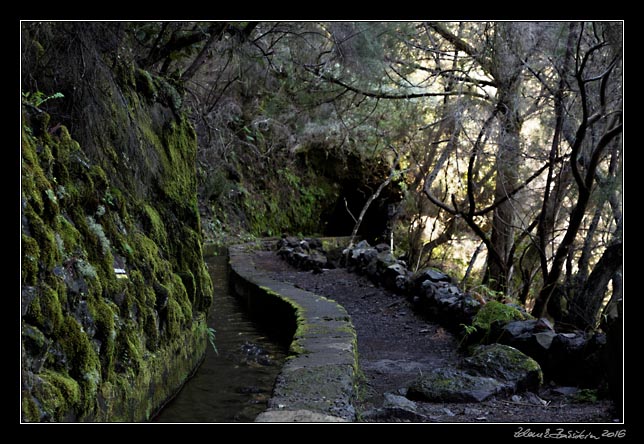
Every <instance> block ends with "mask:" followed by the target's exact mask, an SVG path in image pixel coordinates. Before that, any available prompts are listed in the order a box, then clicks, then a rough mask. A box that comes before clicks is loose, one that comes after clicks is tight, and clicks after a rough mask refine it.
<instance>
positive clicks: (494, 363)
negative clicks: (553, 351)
mask: <svg viewBox="0 0 644 444" xmlns="http://www.w3.org/2000/svg"><path fill="white" fill-rule="evenodd" d="M462 367H463V368H465V369H467V370H469V371H470V372H473V373H474V374H478V375H480V376H489V377H492V378H495V379H498V380H501V381H504V382H506V383H508V384H509V385H511V386H512V387H513V390H514V391H517V392H519V391H533V392H537V391H538V390H539V387H540V386H541V384H542V383H543V373H542V371H541V367H540V366H539V364H538V363H537V361H535V360H534V359H532V358H531V357H529V356H527V355H526V354H524V353H522V352H520V351H519V350H517V349H516V348H513V347H510V346H508V345H502V344H490V345H481V346H478V347H476V348H475V349H474V351H473V353H472V355H471V356H469V357H467V358H465V359H464V361H463V365H462Z"/></svg>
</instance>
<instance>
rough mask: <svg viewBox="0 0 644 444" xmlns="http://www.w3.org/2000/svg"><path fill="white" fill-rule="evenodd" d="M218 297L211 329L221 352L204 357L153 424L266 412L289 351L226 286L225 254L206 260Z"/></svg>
mask: <svg viewBox="0 0 644 444" xmlns="http://www.w3.org/2000/svg"><path fill="white" fill-rule="evenodd" d="M206 264H207V265H208V270H209V271H210V276H211V277H212V281H213V287H214V299H213V303H212V306H211V309H210V313H209V316H208V326H209V327H212V328H214V329H215V330H216V335H215V345H216V347H217V350H218V353H215V351H214V350H213V348H212V347H211V346H210V344H209V345H208V350H207V351H206V357H205V359H204V361H203V363H202V364H201V366H200V367H199V369H198V370H197V372H196V373H195V375H194V376H193V377H192V378H191V379H190V380H189V381H188V382H187V383H186V384H185V386H184V387H183V389H182V390H181V391H180V392H179V394H178V395H177V396H176V397H175V398H174V399H173V400H172V401H171V402H170V403H168V404H167V405H166V406H165V407H164V409H163V410H162V411H161V412H160V413H159V414H158V415H157V416H156V417H155V418H154V419H153V420H152V421H153V422H172V423H176V422H182V423H209V422H251V421H253V420H254V419H255V417H256V416H257V415H258V414H260V413H261V412H263V411H264V410H265V409H266V404H267V402H268V398H269V397H270V394H271V390H272V388H273V383H274V382H275V378H276V377H277V375H278V373H279V371H280V369H281V367H282V364H283V363H284V359H285V358H286V352H287V349H286V347H285V346H283V345H281V344H278V343H276V342H275V341H273V340H271V339H269V338H268V337H267V336H266V333H265V331H263V330H262V329H261V327H260V326H259V325H258V324H257V323H256V322H253V320H252V319H250V317H249V316H248V314H247V313H246V312H245V310H244V308H243V306H242V305H241V304H240V303H239V301H238V300H237V299H236V298H235V296H234V295H232V294H230V291H229V288H228V261H227V258H226V256H212V257H208V258H206Z"/></svg>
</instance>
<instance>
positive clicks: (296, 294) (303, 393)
mask: <svg viewBox="0 0 644 444" xmlns="http://www.w3.org/2000/svg"><path fill="white" fill-rule="evenodd" d="M272 247H274V241H273V242H270V244H267V243H265V242H264V243H263V242H257V243H252V244H243V245H234V246H231V247H230V248H229V263H230V270H231V277H230V281H231V285H232V286H233V290H234V291H235V293H236V294H237V295H238V296H239V297H240V298H241V300H242V301H243V302H244V303H245V305H246V306H247V307H248V309H249V311H250V312H251V313H254V314H255V315H258V316H259V317H260V318H261V320H263V322H264V323H265V324H266V325H267V326H268V327H269V328H271V329H272V330H273V331H275V332H277V333H279V334H281V335H282V337H289V336H290V337H291V338H292V339H291V342H290V352H291V356H290V357H289V358H287V361H286V363H285V365H284V367H283V368H282V371H281V373H280V374H279V376H278V378H277V380H276V383H275V387H274V389H273V393H272V396H271V398H270V400H269V402H268V410H267V411H266V412H264V413H262V414H260V415H259V416H258V417H257V418H256V421H257V422H350V421H354V420H355V419H356V413H355V409H354V407H353V404H352V402H353V398H354V395H355V385H356V377H357V369H358V358H357V343H356V332H355V329H354V327H353V324H352V323H351V318H350V316H349V314H348V313H347V312H346V310H345V309H344V308H343V307H342V306H340V305H339V304H337V303H336V302H334V301H332V300H330V299H327V298H324V297H322V296H319V295H316V294H314V293H311V292H308V291H304V290H301V289H298V288H296V287H294V286H293V285H291V284H287V283H283V282H278V281H275V280H273V279H271V278H270V277H268V275H267V273H266V272H264V271H262V270H261V269H258V268H257V267H256V266H255V263H254V261H253V256H254V251H256V250H258V249H260V250H261V249H269V248H272Z"/></svg>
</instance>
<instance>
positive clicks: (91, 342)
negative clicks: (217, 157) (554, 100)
mask: <svg viewBox="0 0 644 444" xmlns="http://www.w3.org/2000/svg"><path fill="white" fill-rule="evenodd" d="M115 72H116V75H117V76H119V77H118V78H119V84H118V86H117V85H111V86H110V87H111V88H119V89H118V90H117V89H113V90H112V94H113V95H114V96H115V97H116V96H119V97H123V98H124V101H123V102H120V101H114V102H112V103H111V104H110V103H108V102H102V103H103V105H104V107H103V108H104V109H105V110H106V111H105V112H106V115H104V116H101V117H102V118H103V119H104V120H105V122H107V123H106V125H107V126H108V127H109V128H108V129H107V130H106V129H105V128H103V130H100V131H99V130H97V133H96V140H99V141H100V142H101V143H100V148H97V147H96V146H95V147H93V148H92V149H88V148H87V147H85V146H81V144H79V143H78V142H77V141H75V140H73V139H72V136H71V135H70V134H69V131H68V130H67V128H65V127H64V126H60V127H59V128H58V129H57V130H56V131H50V128H49V125H50V124H49V118H48V116H47V115H46V113H44V112H42V111H40V110H34V109H30V108H25V109H24V115H23V117H24V118H23V131H22V190H21V191H22V195H21V197H22V218H21V231H22V233H21V246H22V276H21V279H22V304H23V307H22V313H23V318H22V329H23V335H22V338H23V346H22V350H23V357H22V420H23V421H26V422H34V421H142V420H146V419H149V418H150V417H151V415H152V414H154V412H155V411H156V410H157V409H158V408H160V407H161V406H162V404H163V403H164V402H165V400H166V399H168V398H169V397H170V396H172V395H173V393H174V392H175V391H176V390H177V389H178V388H179V387H180V386H181V384H182V383H183V382H184V381H185V380H186V378H187V377H188V375H189V374H190V373H191V372H192V371H193V369H194V368H195V366H196V365H197V364H198V363H199V362H200V360H201V357H202V356H203V354H204V352H205V348H206V344H207V342H206V341H207V340H206V334H205V332H206V329H205V328H204V327H205V322H206V319H205V312H206V310H207V309H208V307H209V305H210V303H211V301H212V283H211V281H210V277H209V274H208V272H207V270H206V267H205V264H204V262H203V257H202V246H201V242H202V239H201V234H200V230H201V226H200V218H199V213H198V210H197V204H196V199H197V197H196V178H195V165H194V162H195V157H196V136H195V134H194V131H193V129H192V127H191V125H190V123H189V122H188V121H187V120H186V119H185V118H184V117H183V116H182V115H181V114H177V113H176V111H177V110H172V111H168V109H167V108H168V105H166V104H163V103H159V102H155V98H156V97H157V96H156V95H155V90H154V88H153V86H154V85H155V82H156V80H155V78H154V76H151V75H150V74H149V73H145V74H144V73H141V72H138V71H137V72H136V75H135V73H134V68H132V67H127V66H121V67H120V70H116V71H115ZM133 79H136V81H135V80H133ZM97 81H99V80H97ZM137 86H138V87H139V89H141V90H143V93H144V94H145V95H146V97H145V100H146V101H147V102H146V103H147V105H146V107H143V106H142V105H141V104H142V99H141V98H140V97H139V95H138V94H139V93H138V92H137V90H136V87H137ZM103 99H104V98H103ZM97 100H99V101H100V100H101V97H98V98H97ZM150 107H151V108H153V109H154V112H152V110H151V109H150ZM81 123H82V122H79V124H81ZM132 128H134V129H132ZM128 130H132V131H136V132H137V133H138V135H137V137H138V146H136V147H132V146H128V145H119V144H116V143H114V137H116V135H117V134H118V131H128ZM98 145H99V144H97V146H98ZM132 150H134V151H137V150H138V153H139V157H138V158H137V159H132V158H130V157H129V156H128V154H127V153H128V152H129V151H132ZM126 158H127V159H129V160H130V161H131V162H134V164H133V165H129V166H128V168H124V167H123V160H124V159H126ZM136 170H141V171H145V175H146V177H145V178H143V179H142V178H141V177H139V176H138V175H137V174H134V173H133V171H136Z"/></svg>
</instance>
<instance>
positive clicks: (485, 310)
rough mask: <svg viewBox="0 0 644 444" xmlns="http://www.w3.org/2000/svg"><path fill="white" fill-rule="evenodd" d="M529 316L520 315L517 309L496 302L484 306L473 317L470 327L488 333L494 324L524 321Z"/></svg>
mask: <svg viewBox="0 0 644 444" xmlns="http://www.w3.org/2000/svg"><path fill="white" fill-rule="evenodd" d="M527 319H529V316H527V315H525V314H524V313H521V311H519V310H518V309H517V308H515V307H512V306H510V305H506V304H503V303H501V302H497V301H490V302H488V303H487V304H485V305H484V306H483V307H482V308H481V309H480V310H479V311H478V313H476V315H475V316H474V319H473V320H472V325H473V326H474V327H476V328H477V329H481V330H483V331H489V330H490V326H491V325H492V323H494V322H497V321H498V322H512V321H525V320H527Z"/></svg>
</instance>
